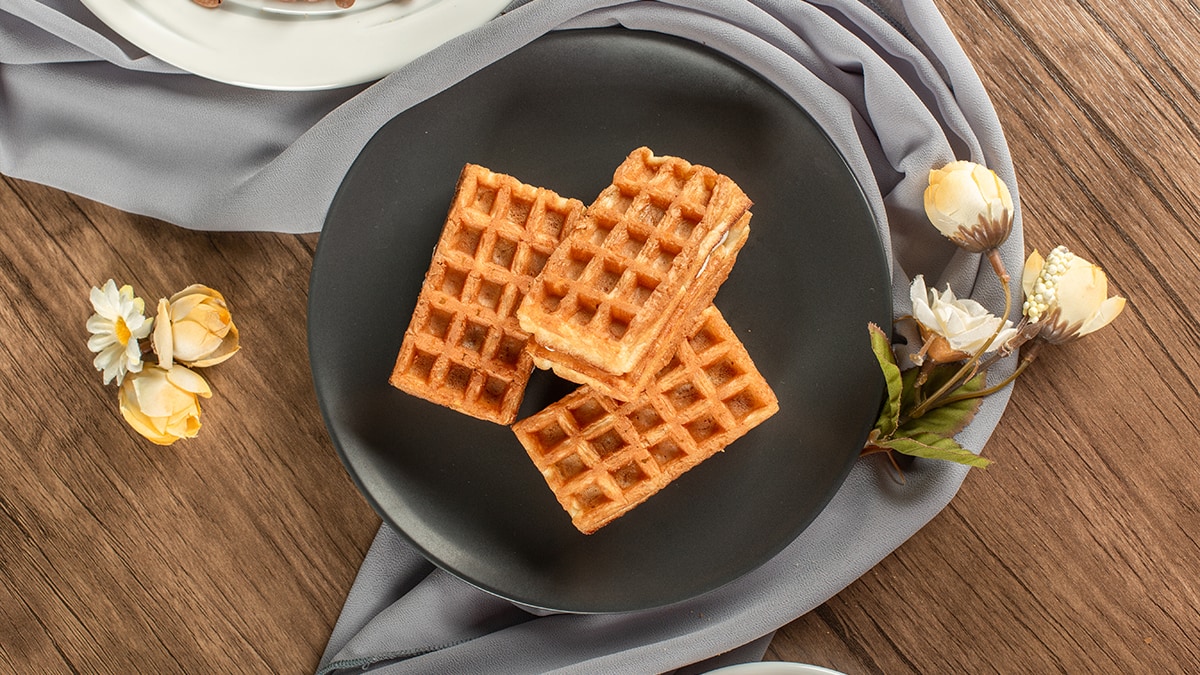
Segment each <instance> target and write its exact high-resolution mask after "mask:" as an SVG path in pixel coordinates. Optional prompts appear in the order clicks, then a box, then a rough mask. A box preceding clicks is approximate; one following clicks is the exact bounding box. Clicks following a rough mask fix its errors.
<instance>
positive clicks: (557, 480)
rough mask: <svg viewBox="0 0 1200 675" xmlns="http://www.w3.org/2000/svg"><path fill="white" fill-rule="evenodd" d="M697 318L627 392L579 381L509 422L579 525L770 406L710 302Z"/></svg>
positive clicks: (702, 454)
mask: <svg viewBox="0 0 1200 675" xmlns="http://www.w3.org/2000/svg"><path fill="white" fill-rule="evenodd" d="M695 326H696V327H695V329H694V330H693V332H692V334H691V337H689V338H688V339H687V340H686V341H684V342H682V343H680V345H679V347H678V349H677V350H676V353H675V357H674V358H673V359H672V360H671V362H670V363H668V364H667V365H666V366H665V367H664V368H663V369H662V370H661V371H660V372H659V373H658V374H657V375H656V379H655V381H654V383H653V384H652V385H651V387H650V388H649V389H648V390H647V391H646V392H644V393H643V394H642V395H640V396H638V397H637V398H636V399H635V400H632V401H630V402H628V403H621V402H619V401H617V400H614V399H613V398H611V397H608V396H605V395H603V394H600V393H599V392H597V391H595V390H594V389H593V388H591V387H589V386H583V387H580V388H579V389H577V390H576V391H574V392H573V393H571V394H569V395H568V396H567V397H565V398H563V399H562V400H560V401H558V402H557V403H554V404H552V405H550V406H548V407H547V408H546V409H544V410H542V411H541V412H539V413H537V414H535V415H532V416H530V417H528V418H526V419H524V420H521V421H520V422H518V423H517V424H515V425H513V431H514V432H516V434H517V437H518V438H519V439H520V441H521V444H522V445H523V446H524V447H525V449H526V452H528V454H529V456H530V458H531V459H532V460H533V462H534V464H535V465H536V466H537V467H538V469H539V470H540V471H541V472H542V476H543V477H544V478H545V479H546V482H547V484H548V485H549V486H550V488H551V489H552V490H553V492H554V494H555V496H556V497H557V498H558V501H559V503H560V504H561V505H562V506H563V508H564V509H565V510H566V511H567V512H568V513H569V514H570V516H571V520H572V523H574V525H575V527H576V528H578V529H579V530H580V531H582V532H585V533H591V532H594V531H596V530H597V529H599V528H600V527H602V526H604V525H605V524H607V523H609V522H611V521H612V520H613V519H615V518H617V517H619V516H621V515H622V514H624V513H625V512H627V511H629V510H630V509H632V508H633V507H634V506H636V505H638V504H640V503H641V502H643V501H645V500H646V499H647V498H649V497H650V496H651V495H653V494H654V493H656V492H658V491H659V490H661V489H662V488H663V487H664V486H665V485H667V484H668V483H670V482H671V481H672V480H674V479H675V478H677V477H678V476H680V475H682V474H683V473H684V472H686V471H688V470H689V469H691V468H693V467H695V466H696V465H698V464H699V463H700V462H702V461H704V460H705V459H707V458H708V457H710V456H712V455H713V454H715V453H716V452H717V451H720V450H723V449H724V448H725V447H726V446H727V445H729V444H730V443H732V442H733V441H734V440H736V439H737V438H740V437H741V436H743V435H744V434H745V433H746V432H748V431H749V430H750V429H752V428H754V427H755V426H757V425H758V424H760V423H761V422H762V421H763V420H765V419H767V418H768V417H770V416H771V415H773V414H775V412H777V411H778V409H779V404H778V401H777V400H776V398H775V394H774V392H773V391H771V388H770V386H769V385H768V384H767V382H766V380H765V379H763V377H762V375H761V374H760V373H759V372H758V370H757V369H756V368H755V366H754V363H753V361H751V359H750V356H749V354H748V353H747V352H746V349H745V347H744V346H743V345H742V343H741V342H740V341H739V340H738V339H737V336H736V335H734V333H733V330H732V329H731V328H730V327H729V325H728V324H727V323H726V322H725V320H724V318H723V317H722V316H721V314H720V312H719V311H717V309H716V307H713V306H711V305H710V306H709V307H708V308H707V309H705V310H704V312H702V313H701V315H700V319H699V321H698V322H697V324H695Z"/></svg>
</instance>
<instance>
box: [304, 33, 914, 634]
mask: <svg viewBox="0 0 1200 675" xmlns="http://www.w3.org/2000/svg"><path fill="white" fill-rule="evenodd" d="M595 32H621V33H624V34H630V35H640V36H644V37H647V38H650V37H654V38H663V39H667V40H672V41H678V42H682V43H687V44H689V45H691V46H692V47H694V48H696V49H699V50H703V51H704V52H706V53H708V54H709V55H711V56H712V57H713V58H716V59H719V60H722V61H725V62H727V63H728V64H731V65H733V66H735V67H737V68H740V69H742V70H745V71H746V72H750V73H752V71H750V70H749V69H748V68H747V67H746V66H745V65H743V64H741V63H738V62H737V61H735V60H733V59H731V58H730V57H728V56H726V55H724V54H721V53H720V52H718V51H716V50H714V49H712V48H710V47H707V46H706V45H704V44H702V43H697V42H695V41H693V40H689V39H687V38H684V37H680V36H674V35H668V34H661V33H657V32H654V31H647V30H641V29H630V28H626V27H622V26H617V27H603V28H591V29H580V30H573V31H560V32H551V33H548V34H546V35H543V36H539V37H538V38H536V39H535V40H534V41H535V42H536V41H538V40H541V39H543V38H545V37H547V36H550V35H566V34H587V33H595ZM752 74H753V73H752ZM754 75H755V77H758V79H760V80H761V81H762V82H764V83H765V84H767V85H770V86H772V87H774V88H776V90H778V88H777V87H775V85H774V84H773V83H771V82H769V81H767V80H766V79H765V78H762V77H761V76H758V75H757V74H754ZM779 93H780V95H781V96H783V97H785V98H787V99H789V101H790V103H791V105H793V106H794V107H796V108H797V109H798V110H799V111H800V112H801V113H802V114H804V115H806V116H808V117H809V118H810V119H812V127H813V129H815V130H816V131H817V132H818V133H820V134H821V136H823V138H824V139H825V142H826V143H827V144H828V145H829V147H830V148H831V149H832V150H833V152H834V153H835V154H836V155H837V156H838V158H839V160H840V162H841V164H842V166H843V167H844V170H845V172H846V174H847V175H848V176H849V177H850V178H851V179H852V181H853V184H854V188H855V190H856V192H857V193H858V196H859V200H860V201H861V205H862V207H863V209H864V211H865V212H866V214H867V216H868V217H869V219H870V223H871V224H870V225H869V227H870V232H871V234H870V239H871V240H872V241H873V243H874V247H875V248H874V249H873V252H874V254H875V255H876V256H877V257H878V262H879V263H880V267H879V269H878V270H876V271H877V272H878V276H879V280H880V281H881V282H882V283H883V284H884V288H885V292H882V293H880V294H879V300H880V303H881V307H880V311H881V312H885V313H887V314H888V315H889V316H890V314H891V313H892V311H893V305H892V297H891V293H890V287H891V284H890V272H889V269H890V268H889V267H888V264H887V257H886V250H885V248H884V243H883V240H882V238H881V236H880V232H879V225H878V223H879V218H880V216H879V214H878V213H876V210H875V209H874V207H873V205H872V204H871V201H870V199H869V198H868V197H867V193H866V191H865V189H864V187H863V183H862V181H861V180H860V179H859V178H858V176H857V175H856V174H855V172H854V171H853V168H852V167H851V165H850V163H849V161H848V160H847V158H846V157H845V155H844V153H842V151H841V149H840V148H838V147H837V145H836V144H835V143H834V141H833V139H832V137H830V135H829V133H828V132H827V131H826V130H825V129H823V128H822V127H821V125H820V124H819V123H817V121H816V120H815V119H813V118H812V116H811V114H809V113H808V112H807V111H806V110H805V109H804V108H803V107H802V106H801V105H800V103H799V102H797V101H795V100H794V99H792V98H791V97H790V96H787V95H786V94H785V93H783V92H782V91H780V92H779ZM431 98H432V97H431ZM417 105H419V104H417ZM414 107H415V106H414ZM404 112H405V111H401V112H400V113H397V115H396V116H399V115H401V114H403V113H404ZM393 119H394V117H393V118H392V119H389V120H388V122H386V123H384V125H382V126H381V127H380V128H379V129H378V130H376V132H375V133H374V134H372V136H371V139H369V140H368V141H367V143H365V144H364V146H363V150H364V151H365V149H366V148H367V147H369V146H370V145H371V143H372V142H373V141H374V140H375V138H376V136H378V135H380V134H381V133H383V131H384V129H385V128H386V127H387V126H388V125H389V124H390V123H391V122H392V121H393ZM362 154H363V152H361V151H360V153H359V155H358V156H356V158H355V160H354V162H353V163H352V164H351V166H350V168H349V169H348V170H347V172H346V174H347V176H349V174H350V173H351V172H352V171H353V170H354V167H355V165H357V164H358V162H359V159H360V157H361V156H362ZM343 181H344V179H343ZM341 191H342V189H341V186H339V189H338V194H337V195H335V197H334V200H333V201H331V204H330V209H329V213H327V214H326V224H327V223H328V218H329V215H330V213H332V212H333V208H334V205H335V204H336V202H337V200H338V198H339V196H340V194H341ZM323 250H328V247H322V246H321V242H320V241H318V246H317V250H316V252H315V254H314V260H313V269H312V274H311V276H310V281H309V289H310V292H309V310H310V311H309V314H308V315H309V316H310V317H311V316H312V312H311V309H312V303H313V301H314V297H316V294H314V293H313V292H312V290H313V289H314V288H315V287H316V286H317V284H318V282H319V281H320V274H319V273H318V267H319V265H318V263H319V261H320V259H321V257H322V251H323ZM888 332H889V334H890V322H889V330H888ZM308 347H309V352H310V363H311V357H312V354H313V350H314V346H313V333H312V331H311V330H310V331H308ZM311 374H312V376H313V378H314V385H315V388H316V394H317V397H318V399H319V401H320V403H321V404H320V410H321V414H322V418H323V421H324V422H325V425H326V429H327V432H328V433H329V435H330V438H331V440H332V442H333V445H334V447H335V450H336V452H337V453H338V455H339V457H340V459H341V461H342V464H343V466H344V468H345V469H346V471H347V473H348V474H349V476H350V477H351V479H352V481H353V482H354V484H355V485H356V487H357V488H358V490H359V493H360V494H361V495H362V496H363V498H364V499H365V500H366V501H367V503H368V504H369V505H370V506H371V507H372V509H373V510H374V511H375V512H376V514H377V515H379V516H380V518H381V519H382V521H383V522H384V523H385V524H387V525H389V526H390V527H391V529H392V530H393V531H394V532H395V533H396V534H397V535H398V536H399V537H400V538H401V539H402V540H404V541H405V542H407V543H408V544H409V545H411V546H413V547H414V548H415V549H416V550H417V551H419V552H420V553H421V555H422V556H424V557H425V558H426V559H427V560H429V561H430V562H432V563H433V564H435V565H436V566H438V567H439V568H441V569H443V570H445V571H447V572H449V573H450V574H451V575H453V576H455V577H456V578H458V579H461V580H462V581H464V582H465V583H467V584H469V585H471V586H473V587H475V588H478V589H480V590H482V591H484V592H487V593H489V594H492V595H495V596H497V597H500V598H503V599H505V600H507V601H509V602H513V603H514V604H517V605H520V606H523V607H526V608H531V609H535V610H544V611H551V612H562V613H576V614H601V615H603V614H613V613H623V612H629V611H641V610H649V609H656V608H660V607H665V606H670V605H672V604H675V603H677V602H683V601H686V600H689V599H693V598H695V597H699V596H701V595H704V594H706V593H709V592H713V591H715V590H717V589H718V588H721V587H723V586H726V585H728V584H730V583H732V582H734V581H736V580H737V579H739V578H742V577H744V576H745V575H746V574H749V573H751V572H753V571H754V570H755V569H757V568H759V567H761V566H762V565H763V564H765V563H766V562H768V561H769V560H770V559H771V558H773V557H775V556H777V555H778V554H779V553H780V552H781V551H783V550H784V549H785V548H787V546H789V545H790V544H791V543H792V542H793V541H795V538H796V536H799V535H800V534H801V533H802V532H803V531H804V530H806V529H807V528H808V527H809V526H810V525H811V524H812V522H813V520H815V519H816V518H817V516H819V515H820V513H821V512H823V511H824V509H825V508H826V507H827V506H828V504H829V502H830V501H831V500H832V499H833V497H834V495H835V494H836V493H837V491H838V490H839V489H840V488H841V487H842V485H843V484H844V483H845V480H846V478H847V477H848V475H849V473H850V472H851V470H852V469H853V467H854V466H855V464H856V462H857V457H858V455H857V454H851V453H850V452H849V451H848V452H847V459H846V460H845V461H844V462H843V463H842V464H841V467H840V471H839V472H838V474H837V475H836V476H835V477H834V479H833V481H832V482H831V484H830V489H829V490H828V491H827V493H826V494H824V495H823V498H822V499H820V501H819V506H818V507H817V508H814V509H813V511H812V512H811V513H810V514H808V516H807V518H804V519H801V520H799V521H798V525H797V526H796V527H795V529H794V531H793V533H792V535H791V536H790V537H788V538H786V539H783V540H781V541H780V542H779V544H778V546H776V547H775V548H774V550H773V552H772V553H771V554H770V555H767V556H765V557H763V558H762V559H761V560H758V561H756V562H754V563H753V564H751V565H750V566H749V567H748V568H746V569H744V570H742V571H741V572H740V573H738V574H736V575H735V576H733V577H731V578H728V579H725V580H724V581H722V582H720V583H718V584H716V585H714V586H708V587H705V588H702V589H699V590H698V591H696V592H694V593H692V594H691V595H688V596H686V597H682V598H678V599H676V600H671V601H667V602H658V603H655V604H645V605H639V606H637V607H631V608H619V609H580V608H564V607H561V606H557V605H556V603H553V602H544V601H538V600H534V599H529V598H520V597H516V596H515V595H514V594H513V593H511V592H506V591H505V590H503V589H501V588H498V587H497V586H495V585H493V584H490V583H486V582H483V581H481V580H478V579H472V578H470V577H469V576H468V575H465V574H463V573H461V572H460V571H458V570H457V569H456V568H455V566H454V565H452V564H450V563H449V562H448V561H446V560H445V559H444V558H443V557H442V556H439V555H437V554H435V553H434V552H432V551H430V550H429V549H428V548H427V547H425V546H423V545H422V544H421V543H420V542H418V541H417V540H415V539H414V538H413V537H411V536H410V535H409V534H408V533H407V532H406V531H405V529H404V528H403V527H402V526H401V525H400V524H399V523H397V522H395V519H393V518H392V517H391V515H390V514H389V513H388V512H387V510H386V509H385V508H383V505H382V503H381V501H380V500H379V498H377V497H376V495H374V494H373V493H372V492H371V491H370V490H369V489H368V488H367V485H366V482H365V480H364V478H363V476H361V475H360V472H359V470H357V469H356V468H355V461H356V460H353V459H352V458H351V457H350V456H349V454H348V452H347V450H346V448H345V446H344V444H343V442H342V441H341V439H339V438H338V437H337V436H336V435H335V433H334V426H333V421H332V420H331V419H330V416H329V410H328V406H327V405H326V402H325V394H324V393H323V392H322V390H321V388H320V386H319V384H318V382H317V372H316V369H315V368H313V369H312V371H311ZM879 389H880V390H881V391H882V384H881V385H880V386H879ZM873 421H874V417H873V416H871V417H870V420H864V422H865V426H864V428H863V429H862V437H863V439H864V440H865V437H866V434H867V433H868V432H869V427H870V423H871V422H873ZM581 536H582V535H581Z"/></svg>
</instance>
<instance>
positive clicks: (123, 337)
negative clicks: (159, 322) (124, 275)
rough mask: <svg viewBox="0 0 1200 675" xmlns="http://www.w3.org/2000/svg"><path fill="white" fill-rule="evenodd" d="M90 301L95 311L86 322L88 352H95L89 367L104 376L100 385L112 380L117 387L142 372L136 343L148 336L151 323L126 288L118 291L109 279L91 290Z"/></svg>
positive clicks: (143, 307)
mask: <svg viewBox="0 0 1200 675" xmlns="http://www.w3.org/2000/svg"><path fill="white" fill-rule="evenodd" d="M91 299H92V307H93V308H94V309H95V310H96V313H95V314H93V315H92V316H91V317H89V318H88V320H87V329H88V332H89V333H91V334H92V336H91V337H89V338H88V349H90V350H91V351H93V352H96V358H95V360H93V361H92V365H94V366H96V370H99V371H102V372H103V373H104V384H108V383H109V382H112V381H113V379H114V378H115V379H116V381H117V384H121V381H122V380H124V379H125V374H126V373H136V372H139V371H140V370H141V369H142V348H141V345H139V344H138V340H141V339H142V338H144V337H146V336H147V335H149V334H150V330H151V328H152V327H153V324H154V319H152V318H147V317H146V314H145V312H146V303H145V302H143V301H142V299H141V298H138V297H135V296H134V295H133V287H132V286H130V285H128V284H126V285H124V286H122V287H121V288H120V289H118V288H117V284H116V282H114V281H113V280H112V279H109V280H108V281H107V282H105V284H104V287H103V288H95V287H93V288H92V293H91Z"/></svg>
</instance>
